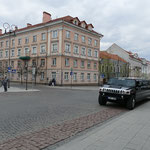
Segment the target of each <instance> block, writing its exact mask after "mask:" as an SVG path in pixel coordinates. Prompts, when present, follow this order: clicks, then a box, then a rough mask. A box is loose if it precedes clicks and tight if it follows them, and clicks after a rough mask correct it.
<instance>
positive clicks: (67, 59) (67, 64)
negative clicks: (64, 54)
mask: <svg viewBox="0 0 150 150" xmlns="http://www.w3.org/2000/svg"><path fill="white" fill-rule="evenodd" d="M65 66H69V58H66V59H65Z"/></svg>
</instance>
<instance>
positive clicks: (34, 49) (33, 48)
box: [32, 46, 37, 55]
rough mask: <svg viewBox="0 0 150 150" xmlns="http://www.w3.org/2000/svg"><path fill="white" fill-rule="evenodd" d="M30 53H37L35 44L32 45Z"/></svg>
mask: <svg viewBox="0 0 150 150" xmlns="http://www.w3.org/2000/svg"><path fill="white" fill-rule="evenodd" d="M32 54H33V55H35V54H37V46H32Z"/></svg>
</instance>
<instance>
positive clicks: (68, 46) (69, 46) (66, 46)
mask: <svg viewBox="0 0 150 150" xmlns="http://www.w3.org/2000/svg"><path fill="white" fill-rule="evenodd" d="M65 52H66V53H70V52H71V45H70V44H68V43H66V45H65Z"/></svg>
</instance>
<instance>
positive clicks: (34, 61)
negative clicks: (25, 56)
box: [32, 59, 36, 67]
mask: <svg viewBox="0 0 150 150" xmlns="http://www.w3.org/2000/svg"><path fill="white" fill-rule="evenodd" d="M35 66H36V60H35V59H34V60H32V67H35Z"/></svg>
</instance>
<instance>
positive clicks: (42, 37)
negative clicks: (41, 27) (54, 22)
mask: <svg viewBox="0 0 150 150" xmlns="http://www.w3.org/2000/svg"><path fill="white" fill-rule="evenodd" d="M45 40H46V33H41V41H45Z"/></svg>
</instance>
